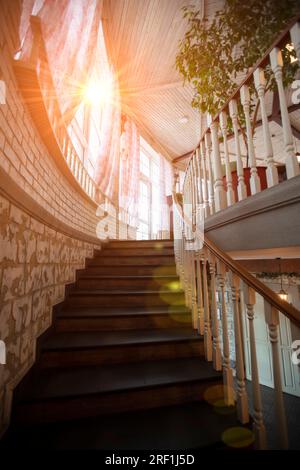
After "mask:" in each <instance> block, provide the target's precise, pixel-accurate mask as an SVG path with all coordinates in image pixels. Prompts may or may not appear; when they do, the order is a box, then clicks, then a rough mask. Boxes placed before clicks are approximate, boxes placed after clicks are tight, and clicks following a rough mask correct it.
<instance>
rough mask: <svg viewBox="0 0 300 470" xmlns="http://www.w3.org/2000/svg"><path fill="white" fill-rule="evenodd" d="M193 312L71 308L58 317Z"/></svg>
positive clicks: (188, 311)
mask: <svg viewBox="0 0 300 470" xmlns="http://www.w3.org/2000/svg"><path fill="white" fill-rule="evenodd" d="M190 313H191V312H190V310H189V309H187V308H184V307H182V308H180V309H175V308H170V307H158V308H157V309H155V307H151V310H146V309H134V308H123V307H122V308H115V309H113V308H107V309H106V308H104V307H101V308H100V307H99V308H86V307H82V308H78V309H75V308H69V309H64V310H61V311H60V312H59V313H58V314H57V317H59V318H61V317H68V318H69V317H118V316H133V317H134V316H144V315H149V316H152V315H169V316H172V315H189V314H190Z"/></svg>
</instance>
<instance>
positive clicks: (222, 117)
mask: <svg viewBox="0 0 300 470" xmlns="http://www.w3.org/2000/svg"><path fill="white" fill-rule="evenodd" d="M220 127H221V131H222V136H223V143H224V160H225V171H226V185H227V205H228V206H231V205H232V204H234V202H235V200H234V191H233V188H232V176H231V168H230V161H229V151H228V140H227V114H226V112H225V111H222V112H221V114H220Z"/></svg>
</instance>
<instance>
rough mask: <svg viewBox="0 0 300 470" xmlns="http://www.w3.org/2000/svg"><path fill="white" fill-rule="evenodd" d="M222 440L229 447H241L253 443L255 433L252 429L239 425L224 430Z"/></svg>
mask: <svg viewBox="0 0 300 470" xmlns="http://www.w3.org/2000/svg"><path fill="white" fill-rule="evenodd" d="M222 441H223V442H224V443H225V444H226V445H227V446H228V447H234V448H236V449H241V448H245V447H249V446H250V445H251V444H253V442H254V434H253V432H252V431H251V430H250V429H247V428H242V427H239V426H237V427H233V428H229V429H227V430H226V431H224V432H223V434H222Z"/></svg>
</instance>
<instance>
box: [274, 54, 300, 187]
mask: <svg viewBox="0 0 300 470" xmlns="http://www.w3.org/2000/svg"><path fill="white" fill-rule="evenodd" d="M270 61H271V67H272V70H273V72H274V75H275V80H276V83H277V89H278V95H279V104H280V112H281V120H282V131H283V140H284V145H285V166H286V174H287V177H288V178H293V176H297V175H298V174H299V164H298V161H297V157H296V152H295V148H294V142H293V134H292V128H291V123H290V118H289V112H288V108H287V102H286V97H285V91H284V87H283V81H282V67H283V60H282V54H281V50H280V49H279V48H278V47H275V48H274V49H273V50H272V51H271V53H270Z"/></svg>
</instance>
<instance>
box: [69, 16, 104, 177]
mask: <svg viewBox="0 0 300 470" xmlns="http://www.w3.org/2000/svg"><path fill="white" fill-rule="evenodd" d="M97 51H98V53H97V60H96V61H95V63H94V66H93V70H92V73H91V76H90V77H89V80H87V84H86V85H87V88H88V86H89V83H90V84H91V90H89V89H88V90H87V96H83V100H82V102H81V103H80V105H79V107H78V109H77V111H76V114H75V116H74V118H73V120H72V122H71V123H70V125H69V127H68V132H69V135H70V137H71V139H72V143H73V145H74V147H75V149H76V151H77V153H78V155H79V156H80V159H81V161H82V162H83V164H84V166H85V168H86V169H87V171H88V173H89V175H90V176H91V177H92V178H93V177H94V174H95V168H96V163H97V157H98V156H99V148H100V145H101V140H102V139H103V135H102V133H103V121H104V119H105V116H104V112H103V108H104V106H105V100H107V99H108V96H107V95H109V96H111V93H112V72H111V68H110V64H109V61H108V56H107V51H106V46H105V41H104V35H103V28H102V24H100V25H99V36H98V44H97ZM101 87H102V88H103V92H102V93H101ZM90 95H91V96H90ZM102 95H103V96H102Z"/></svg>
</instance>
